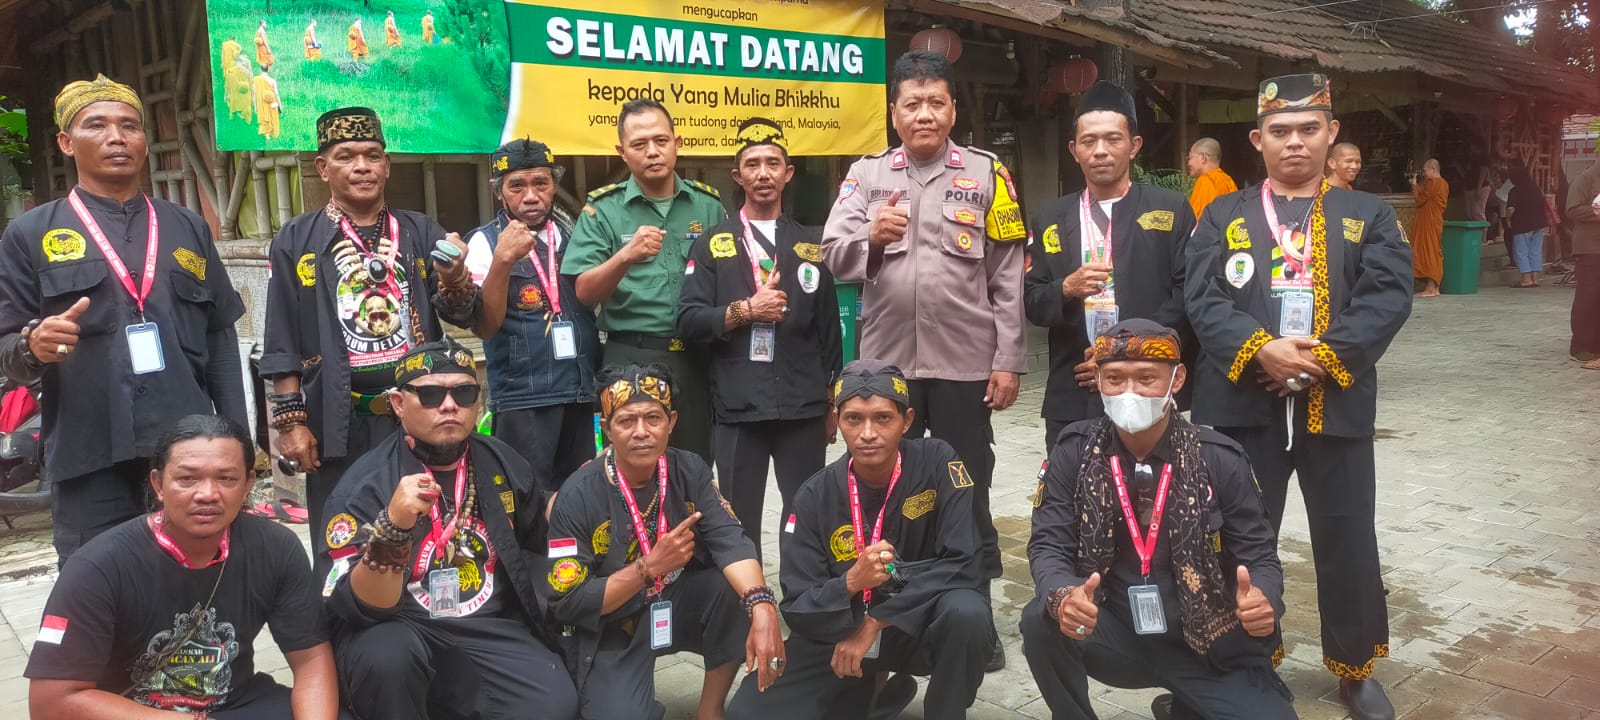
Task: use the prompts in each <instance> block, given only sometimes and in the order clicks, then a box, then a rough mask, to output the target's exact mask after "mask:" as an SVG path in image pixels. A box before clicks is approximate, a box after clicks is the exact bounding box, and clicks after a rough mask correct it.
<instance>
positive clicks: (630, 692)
mask: <svg viewBox="0 0 1600 720" xmlns="http://www.w3.org/2000/svg"><path fill="white" fill-rule="evenodd" d="M660 599H661V600H665V601H668V602H671V603H672V645H671V646H670V647H666V648H662V649H661V650H652V649H651V648H650V604H652V603H653V602H655V601H652V603H646V604H645V607H644V609H642V610H640V611H639V616H638V618H637V620H636V622H635V623H634V629H633V632H631V633H629V632H626V631H624V629H623V628H622V627H620V626H618V625H616V624H610V625H606V626H605V628H604V629H603V630H602V631H601V632H602V633H604V634H603V635H601V637H600V647H599V649H598V650H596V651H595V654H594V662H593V664H591V665H590V666H589V667H588V668H587V669H586V670H585V675H584V681H583V688H582V690H580V691H579V699H578V702H579V706H578V707H579V717H581V718H583V720H620V719H621V718H630V719H637V720H647V719H648V720H661V718H663V717H665V716H666V713H667V709H666V707H665V706H663V705H662V704H661V703H659V702H657V701H656V658H658V657H663V656H666V655H673V654H676V653H680V652H692V653H694V654H696V655H699V656H700V657H701V658H702V659H704V661H705V662H704V666H705V667H706V668H708V669H715V668H719V667H722V666H723V665H727V664H728V663H731V662H743V661H744V642H745V639H746V637H748V636H749V634H750V618H749V617H748V616H746V615H745V612H744V607H743V606H742V605H740V604H739V597H738V596H737V595H734V593H733V588H732V587H730V586H729V585H728V581H727V579H726V578H724V577H723V576H722V572H721V571H719V570H717V569H715V568H701V569H698V570H694V571H692V572H687V571H686V572H684V573H683V574H682V575H680V576H678V579H677V580H676V581H674V582H673V583H672V584H671V585H668V586H667V587H666V589H665V590H664V591H663V592H662V594H661V598H660ZM519 717H520V716H519ZM540 717H541V718H542V717H544V715H540Z"/></svg>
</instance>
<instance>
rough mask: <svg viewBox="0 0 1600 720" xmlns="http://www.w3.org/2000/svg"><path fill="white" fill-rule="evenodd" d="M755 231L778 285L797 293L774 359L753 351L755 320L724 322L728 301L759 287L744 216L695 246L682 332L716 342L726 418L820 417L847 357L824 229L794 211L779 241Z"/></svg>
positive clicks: (714, 382) (782, 220) (718, 395)
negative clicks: (806, 224) (808, 225)
mask: <svg viewBox="0 0 1600 720" xmlns="http://www.w3.org/2000/svg"><path fill="white" fill-rule="evenodd" d="M751 232H753V233H755V234H756V235H757V237H758V240H757V241H758V242H760V243H761V245H762V246H763V247H764V248H765V249H766V250H767V255H768V256H769V257H772V258H773V259H774V261H773V267H774V269H775V270H776V271H777V273H778V289H780V290H782V291H783V292H784V293H785V294H787V295H788V297H789V313H788V314H787V315H785V316H784V319H783V321H782V322H780V323H778V327H777V332H776V334H777V338H776V339H775V340H774V343H773V361H772V362H756V361H754V360H751V359H750V336H751V333H752V332H753V331H752V330H751V328H750V326H748V325H747V326H745V327H741V328H736V329H734V330H732V331H731V332H725V331H724V330H723V318H724V314H725V313H726V312H727V310H728V304H729V303H732V302H734V301H736V300H744V299H747V298H749V297H750V296H752V295H754V294H755V293H756V290H757V288H756V285H755V282H756V281H755V276H754V274H753V273H752V272H751V270H750V253H749V251H748V250H746V249H745V238H744V226H743V225H742V224H741V223H740V222H739V218H738V216H734V217H733V218H730V219H728V220H724V221H723V222H722V224H720V225H718V226H716V227H714V228H712V229H711V232H710V233H708V234H707V235H706V236H705V237H702V238H700V239H699V240H696V241H695V243H694V247H692V248H690V250H689V266H688V269H687V270H686V271H685V272H686V275H685V276H684V278H683V296H682V302H681V303H680V304H679V305H678V335H679V336H681V337H682V338H684V339H685V340H693V341H696V342H704V343H710V345H711V395H712V399H713V400H714V401H715V403H716V409H717V421H718V422H723V423H737V422H754V421H759V420H801V419H806V418H814V417H817V416H819V415H822V414H823V413H825V412H827V411H828V387H829V386H830V385H832V384H833V379H834V378H835V377H837V376H838V375H839V368H840V367H841V365H842V364H843V361H844V355H843V345H842V342H841V340H840V330H839V298H838V296H836V295H835V294H834V290H833V274H832V273H830V272H828V268H827V266H825V265H823V264H822V248H821V247H820V246H819V245H818V244H817V239H818V238H817V235H816V234H815V233H813V232H811V231H809V230H807V229H805V228H803V227H801V226H800V224H799V223H797V222H795V221H794V220H792V219H791V218H790V217H789V216H788V215H782V216H779V218H778V230H777V235H778V237H777V238H776V242H774V241H773V240H771V239H769V238H765V237H760V235H761V231H760V230H757V229H755V228H753V227H752V228H751ZM808 288H809V289H808Z"/></svg>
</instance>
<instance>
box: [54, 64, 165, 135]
mask: <svg viewBox="0 0 1600 720" xmlns="http://www.w3.org/2000/svg"><path fill="white" fill-rule="evenodd" d="M103 100H113V101H116V102H120V103H126V104H128V105H131V106H133V109H134V110H136V111H138V113H139V118H140V119H141V120H142V119H144V103H141V102H139V94H138V93H136V92H134V91H133V88H131V87H128V86H127V85H123V84H122V83H119V82H117V81H115V80H112V79H111V78H108V77H106V76H105V75H103V74H101V75H96V76H95V79H93V80H78V81H76V82H70V83H67V86H66V87H64V88H61V92H60V93H57V94H56V126H57V127H59V128H61V129H62V130H66V129H67V127H68V126H70V125H71V124H72V119H73V118H75V117H77V116H78V113H79V112H82V111H83V109H84V108H86V107H89V106H90V105H93V104H95V103H97V102H101V101H103Z"/></svg>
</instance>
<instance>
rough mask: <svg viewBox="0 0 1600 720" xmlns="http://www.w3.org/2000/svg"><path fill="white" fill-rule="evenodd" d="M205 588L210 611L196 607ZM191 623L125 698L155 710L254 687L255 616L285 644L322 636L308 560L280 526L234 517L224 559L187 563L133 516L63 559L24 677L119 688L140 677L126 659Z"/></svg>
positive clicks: (212, 706)
mask: <svg viewBox="0 0 1600 720" xmlns="http://www.w3.org/2000/svg"><path fill="white" fill-rule="evenodd" d="M219 572H221V573H224V576H223V578H222V581H221V584H220V585H219V584H218V583H217V576H218V573H219ZM213 587H216V597H215V599H214V600H212V603H211V607H210V609H209V610H207V611H205V612H199V613H197V612H196V611H197V610H200V609H201V608H202V607H203V606H204V604H205V601H206V598H207V597H208V596H210V595H211V589H212V588H213ZM196 615H199V617H196ZM196 622H198V624H199V629H198V630H197V631H195V632H194V634H193V637H192V638H191V639H190V640H189V641H188V642H187V643H186V644H185V645H184V647H183V648H182V649H180V650H179V651H178V652H177V653H176V654H174V655H172V659H171V660H169V661H168V662H166V663H165V664H164V668H163V669H162V670H161V671H159V672H157V673H155V674H154V675H150V676H149V677H150V678H151V679H150V680H149V681H146V682H142V683H141V685H140V687H139V688H137V689H136V690H135V691H134V692H132V693H131V694H130V697H131V698H132V699H133V700H134V701H136V702H139V703H141V704H143V705H148V706H151V707H157V708H163V709H189V710H211V711H215V710H223V709H227V708H230V707H233V706H236V705H239V704H240V703H241V702H242V701H243V700H245V699H246V698H247V697H248V696H249V695H251V694H252V693H253V692H254V691H255V690H257V689H259V687H260V684H261V680H258V679H257V678H256V677H255V658H254V649H253V648H254V645H255V639H256V635H257V634H258V633H260V632H261V626H262V625H270V626H271V628H272V637H273V639H274V640H275V641H277V643H278V647H279V648H281V649H282V650H283V651H284V652H286V653H287V652H294V651H297V650H305V649H308V648H311V647H315V646H316V645H319V644H321V643H323V642H326V641H327V639H328V638H327V632H326V630H325V629H324V627H325V626H324V623H323V618H322V602H321V599H320V598H318V597H317V592H316V588H315V587H313V586H312V584H311V573H310V561H309V559H308V558H307V557H306V551H305V549H304V548H303V547H301V545H300V541H299V540H298V539H297V538H295V536H294V533H292V532H290V531H289V530H288V529H286V528H283V527H280V526H278V525H276V524H274V523H273V522H272V521H270V520H266V519H264V518H259V517H256V516H253V515H245V514H241V515H239V517H238V519H236V520H235V521H234V523H233V527H232V531H231V534H230V536H229V555H228V560H227V562H226V563H217V564H215V565H212V566H210V567H207V568H203V569H200V570H191V569H188V568H186V567H184V566H183V565H181V564H179V562H178V561H177V560H176V559H175V558H173V557H172V556H171V555H169V554H168V553H167V552H166V551H165V550H163V549H161V546H160V545H157V544H156V539H155V535H154V534H153V533H152V532H151V531H150V527H149V525H148V524H147V521H146V517H145V516H143V515H141V516H139V517H137V518H134V519H133V520H129V521H128V522H126V523H123V524H121V525H118V526H117V527H115V528H113V529H111V530H110V531H108V532H105V533H103V534H101V535H100V536H99V537H96V538H95V539H94V540H92V541H90V542H89V544H87V545H84V546H83V548H82V549H81V550H79V551H78V552H77V553H76V554H74V555H73V556H72V559H71V561H69V562H68V563H67V566H66V567H65V568H64V569H63V570H62V572H61V577H60V578H59V579H58V580H57V581H56V585H55V588H54V589H53V590H52V591H51V593H50V599H49V601H48V602H46V603H45V608H44V621H43V623H42V626H41V629H40V631H39V637H38V640H36V641H35V642H34V645H33V654H32V656H31V657H30V658H29V659H28V668H27V671H26V672H25V673H24V674H25V675H26V676H27V677H29V678H31V679H34V680H77V681H92V682H94V683H95V684H96V687H98V688H99V689H100V690H104V691H106V692H111V693H122V692H124V691H126V690H128V689H129V687H130V686H132V685H133V684H134V682H135V680H136V679H139V678H143V677H146V676H147V673H139V672H136V671H135V670H134V668H135V667H137V666H139V665H141V664H147V663H149V662H150V660H151V659H152V658H153V657H155V656H156V654H157V653H159V652H160V651H161V650H162V649H163V647H164V646H165V645H166V644H168V643H171V642H173V641H175V640H177V639H180V638H182V637H184V636H185V635H187V634H189V628H190V627H191V625H192V624H194V623H196ZM262 677H263V678H264V677H265V676H262Z"/></svg>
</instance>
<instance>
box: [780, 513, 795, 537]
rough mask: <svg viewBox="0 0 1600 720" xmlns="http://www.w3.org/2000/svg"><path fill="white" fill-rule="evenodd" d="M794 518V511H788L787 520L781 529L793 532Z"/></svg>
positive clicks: (791, 533)
mask: <svg viewBox="0 0 1600 720" xmlns="http://www.w3.org/2000/svg"><path fill="white" fill-rule="evenodd" d="M794 520H795V517H794V513H789V520H788V522H785V523H784V524H783V531H784V532H786V533H789V534H790V535H793V534H794Z"/></svg>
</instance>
